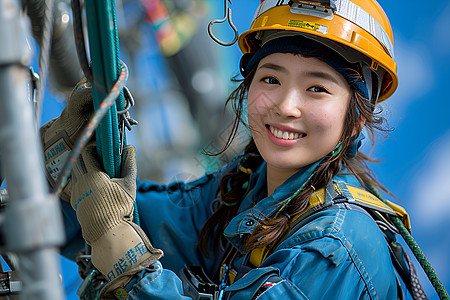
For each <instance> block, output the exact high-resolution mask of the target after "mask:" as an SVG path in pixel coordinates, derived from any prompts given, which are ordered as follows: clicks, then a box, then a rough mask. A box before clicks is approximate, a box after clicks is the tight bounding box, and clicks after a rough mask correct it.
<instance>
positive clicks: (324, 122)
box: [309, 107, 346, 135]
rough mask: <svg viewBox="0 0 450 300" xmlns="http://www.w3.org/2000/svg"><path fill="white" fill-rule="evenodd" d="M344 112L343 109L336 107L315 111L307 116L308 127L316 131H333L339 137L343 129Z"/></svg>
mask: <svg viewBox="0 0 450 300" xmlns="http://www.w3.org/2000/svg"><path fill="white" fill-rule="evenodd" d="M345 112H346V111H345V109H342V108H336V107H330V108H326V109H318V110H315V111H314V112H312V113H311V114H310V116H309V120H310V125H311V126H313V127H314V128H315V129H316V130H320V131H328V132H331V131H333V132H336V134H337V133H338V134H339V135H341V134H342V131H343V128H344V120H345Z"/></svg>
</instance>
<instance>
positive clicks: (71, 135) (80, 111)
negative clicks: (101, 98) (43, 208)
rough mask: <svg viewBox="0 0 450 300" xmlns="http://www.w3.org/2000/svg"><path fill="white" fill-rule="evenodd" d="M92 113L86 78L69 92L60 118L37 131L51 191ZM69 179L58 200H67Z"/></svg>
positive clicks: (89, 91) (90, 94)
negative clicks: (40, 139) (69, 94)
mask: <svg viewBox="0 0 450 300" xmlns="http://www.w3.org/2000/svg"><path fill="white" fill-rule="evenodd" d="M93 112H94V105H93V102H92V88H91V85H90V84H89V82H88V81H87V79H86V78H83V79H82V80H80V82H78V84H77V85H76V86H75V88H74V89H73V91H72V94H71V96H70V98H69V102H68V103H67V106H66V108H64V110H63V111H62V113H61V115H60V116H59V117H58V118H56V119H53V120H50V121H48V122H47V123H45V124H44V125H42V126H41V128H40V134H41V138H42V145H43V148H44V161H45V173H46V175H47V179H48V181H49V182H50V185H51V186H52V188H54V187H55V181H56V179H57V178H58V175H59V172H60V171H61V170H62V168H63V167H64V165H65V163H66V161H67V159H68V158H69V156H70V151H71V150H72V149H73V146H74V144H75V142H76V141H77V139H78V138H79V136H80V134H81V132H82V130H83V129H84V127H85V126H86V124H87V123H88V122H89V118H90V117H91V115H92V114H93ZM70 189H71V179H70V178H69V179H68V180H67V182H66V185H65V186H64V189H63V190H62V191H61V193H60V194H59V197H60V198H61V199H63V200H65V201H67V202H69V201H70Z"/></svg>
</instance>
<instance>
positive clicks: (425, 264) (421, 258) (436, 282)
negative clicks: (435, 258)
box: [367, 184, 449, 300]
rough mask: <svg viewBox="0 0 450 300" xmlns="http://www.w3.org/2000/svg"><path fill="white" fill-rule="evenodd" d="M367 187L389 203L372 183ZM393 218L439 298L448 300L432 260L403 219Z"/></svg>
mask: <svg viewBox="0 0 450 300" xmlns="http://www.w3.org/2000/svg"><path fill="white" fill-rule="evenodd" d="M367 187H368V188H369V190H370V192H371V193H372V194H374V195H375V196H377V197H378V198H379V199H380V200H381V201H383V202H384V203H386V204H387V202H386V200H385V199H384V198H383V197H382V196H381V194H380V192H379V191H378V189H377V188H376V187H375V186H374V185H372V184H367ZM391 220H392V222H393V223H394V225H395V227H397V229H398V231H399V232H400V235H401V236H402V237H403V239H404V240H405V242H406V244H407V245H408V247H409V248H410V249H411V251H412V253H413V254H414V256H415V257H416V259H417V261H418V262H419V264H420V266H421V267H422V269H423V270H424V272H425V274H426V275H427V277H428V279H429V280H430V282H431V284H432V285H433V287H434V289H435V291H436V293H437V294H438V296H439V299H441V300H444V299H445V300H448V299H449V296H448V293H447V291H446V290H445V287H444V285H443V284H442V282H441V280H440V279H439V277H438V276H437V274H436V272H435V271H434V269H433V267H432V266H431V264H430V262H429V261H428V259H427V258H426V256H425V254H423V252H422V250H421V249H420V247H419V245H418V244H417V242H416V241H415V240H414V238H413V237H412V236H411V234H410V233H409V231H408V229H406V227H405V225H404V224H403V222H402V221H401V219H400V218H399V217H393V216H391Z"/></svg>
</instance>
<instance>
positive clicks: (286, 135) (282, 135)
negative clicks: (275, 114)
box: [269, 126, 301, 140]
mask: <svg viewBox="0 0 450 300" xmlns="http://www.w3.org/2000/svg"><path fill="white" fill-rule="evenodd" d="M269 129H270V132H272V134H273V135H274V136H275V137H277V138H279V139H283V140H296V139H298V138H299V137H301V135H300V134H298V133H294V132H287V131H281V130H278V129H276V128H273V127H272V126H270V127H269Z"/></svg>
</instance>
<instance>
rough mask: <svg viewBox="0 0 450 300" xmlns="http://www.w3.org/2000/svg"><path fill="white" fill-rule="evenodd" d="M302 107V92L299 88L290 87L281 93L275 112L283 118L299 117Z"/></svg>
mask: <svg viewBox="0 0 450 300" xmlns="http://www.w3.org/2000/svg"><path fill="white" fill-rule="evenodd" d="M301 109H302V100H301V93H300V92H299V91H298V90H297V89H289V90H287V91H286V92H285V93H282V94H281V95H280V98H279V99H278V101H277V102H276V103H275V105H274V108H273V112H274V113H275V114H277V115H279V116H281V117H283V118H299V117H300V116H301V111H302V110H301Z"/></svg>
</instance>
